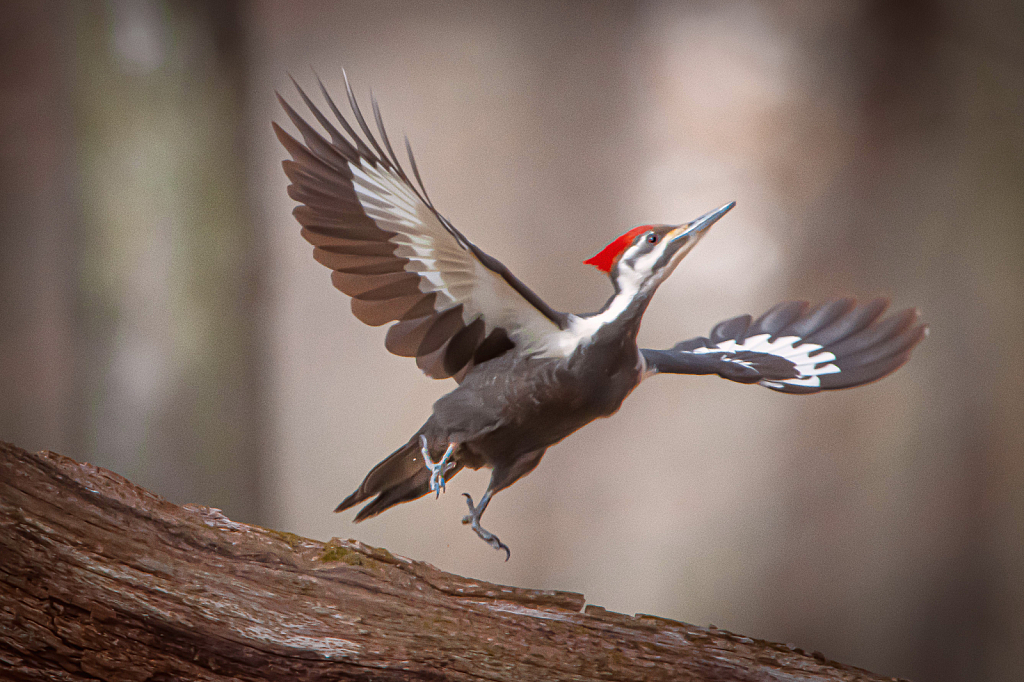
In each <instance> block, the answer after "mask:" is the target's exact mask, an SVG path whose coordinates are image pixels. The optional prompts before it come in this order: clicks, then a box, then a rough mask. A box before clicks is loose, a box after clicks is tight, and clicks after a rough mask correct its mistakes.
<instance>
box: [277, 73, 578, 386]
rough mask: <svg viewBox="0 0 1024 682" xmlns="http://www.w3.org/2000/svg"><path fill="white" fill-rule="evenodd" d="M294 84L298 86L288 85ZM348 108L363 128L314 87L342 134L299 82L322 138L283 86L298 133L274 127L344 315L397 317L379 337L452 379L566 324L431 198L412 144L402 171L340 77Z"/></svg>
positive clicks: (303, 218) (309, 234) (293, 191)
mask: <svg viewBox="0 0 1024 682" xmlns="http://www.w3.org/2000/svg"><path fill="white" fill-rule="evenodd" d="M296 88H298V84H296ZM345 88H346V90H347V93H348V100H349V104H350V106H351V108H352V115H353V117H354V118H355V121H356V123H357V124H358V126H359V128H360V130H361V131H362V133H363V135H362V137H361V136H360V135H359V134H358V133H356V131H355V129H354V128H353V127H352V126H351V125H350V124H349V122H348V121H347V120H346V119H345V117H344V116H342V114H341V112H340V111H339V110H338V107H337V106H335V104H334V102H333V101H332V100H331V98H330V96H329V95H328V94H327V91H326V89H325V88H324V86H323V84H322V83H321V84H320V89H321V91H322V92H323V96H324V99H325V100H326V101H327V105H328V106H329V107H330V109H331V111H332V112H333V113H334V116H335V117H337V122H338V123H339V124H340V125H341V127H342V129H343V130H344V131H345V133H346V135H347V136H346V135H343V134H342V133H341V132H340V131H339V130H338V129H337V128H336V127H335V125H334V124H333V123H332V122H331V121H330V120H329V119H328V118H327V117H326V116H324V114H323V113H321V112H320V110H319V109H317V108H316V106H314V105H313V103H312V102H311V101H310V99H309V98H308V97H307V96H306V93H304V92H303V91H302V89H301V88H299V96H300V97H301V98H302V100H303V102H305V104H306V106H307V107H309V110H310V111H311V112H312V114H313V116H314V117H315V118H316V120H317V121H318V122H319V123H320V125H321V126H322V127H323V128H324V130H326V131H327V134H328V135H329V137H330V140H329V141H328V140H327V139H325V138H324V137H323V136H321V135H320V133H319V132H317V131H316V130H315V129H314V128H313V127H312V126H310V125H309V124H308V123H307V122H306V121H305V120H303V118H302V117H301V116H299V115H298V114H297V113H296V112H295V110H294V109H292V107H291V106H289V105H288V103H287V102H285V101H284V99H282V98H281V97H280V96H278V100H279V101H280V102H281V106H282V107H284V110H285V112H287V114H288V117H289V118H290V119H291V120H292V123H294V124H295V127H296V128H297V129H298V131H299V134H300V136H301V137H302V140H303V142H299V141H298V140H296V139H295V138H293V137H292V136H291V135H289V134H288V133H286V132H284V131H283V130H282V129H281V128H280V127H279V126H278V125H277V124H276V123H275V124H274V131H275V132H276V133H277V138H278V139H279V140H280V141H281V144H283V145H284V146H285V148H286V149H287V150H288V153H289V154H291V156H292V158H291V160H286V161H284V163H283V165H284V171H285V174H286V175H287V176H288V179H289V180H291V183H292V184H291V185H289V186H288V195H289V196H290V197H292V198H293V199H295V200H296V201H298V202H300V204H301V205H300V206H297V207H296V208H295V211H294V215H295V217H296V218H297V219H298V221H299V223H300V224H301V225H302V236H303V237H305V238H306V240H307V241H309V242H310V243H311V244H313V246H314V249H313V257H314V258H315V259H316V260H317V261H319V262H320V263H322V264H324V265H326V266H327V267H329V268H331V269H332V270H333V271H334V272H333V273H332V275H331V280H332V281H333V282H334V286H336V287H337V288H338V289H340V290H341V291H343V292H345V293H346V294H348V295H349V296H351V297H352V312H353V314H354V315H355V316H356V317H357V318H359V319H360V320H362V321H363V322H365V323H366V324H369V325H374V326H377V325H382V324H387V323H388V322H393V321H397V324H395V325H392V326H391V327H390V328H389V329H388V333H387V337H386V339H385V341H384V345H385V346H386V347H387V349H388V350H389V351H391V352H392V353H394V354H395V355H401V356H405V357H415V358H416V364H417V365H418V366H419V367H420V368H421V369H422V370H423V371H424V372H425V373H426V374H427V375H429V376H431V377H434V378H437V379H441V378H446V377H451V376H457V377H461V376H462V374H460V372H462V373H463V374H464V373H465V371H466V370H468V368H469V367H471V366H472V365H473V364H479V363H481V362H484V361H486V360H488V359H491V358H493V357H497V356H498V355H501V354H502V353H505V352H507V351H509V350H510V349H512V348H517V349H518V350H520V351H524V352H525V351H528V350H529V349H531V348H535V347H538V346H540V345H543V339H544V337H546V336H547V335H549V334H552V333H555V332H558V331H559V330H560V329H561V328H562V327H563V326H564V325H565V315H564V314H562V313H558V312H556V311H554V310H552V309H551V308H550V307H549V306H548V305H547V304H546V303H544V301H542V300H541V299H540V297H538V296H537V295H536V294H535V293H534V292H532V291H531V290H530V289H529V288H527V287H526V285H524V284H523V283H522V282H520V281H519V280H518V279H517V278H516V277H515V276H514V275H513V274H512V273H511V272H509V270H508V268H506V267H505V266H504V265H502V264H501V263H499V262H498V261H497V260H495V259H494V258H492V257H490V256H488V255H487V254H485V253H484V252H482V251H481V250H480V249H479V248H477V247H476V246H475V245H474V244H472V243H471V242H470V241H469V240H467V239H466V238H465V237H464V236H463V235H462V234H461V233H459V231H458V230H456V229H455V228H454V227H453V226H452V225H451V223H449V222H448V221H447V220H446V219H445V218H444V217H442V216H441V215H440V214H439V213H438V212H437V211H436V210H435V209H434V206H433V205H432V204H431V202H430V199H429V198H428V197H427V193H426V190H425V189H424V188H423V183H422V181H421V180H420V175H419V170H418V169H417V168H416V161H415V159H414V158H413V156H412V149H411V148H410V147H409V142H408V140H406V151H407V152H408V155H409V161H410V164H411V166H412V170H413V174H414V175H415V177H416V180H417V184H416V185H414V184H413V183H412V181H411V180H410V179H409V177H408V176H407V175H406V174H405V171H404V170H403V169H402V166H401V164H400V163H399V161H398V158H397V157H396V156H395V153H394V151H393V150H392V148H391V143H390V141H389V140H388V137H387V133H386V132H385V131H384V124H383V122H382V120H381V116H380V110H379V108H378V107H377V102H376V101H375V100H374V101H373V113H374V118H375V119H376V123H377V130H378V131H379V133H380V141H379V142H378V140H377V138H376V137H375V136H374V135H373V133H372V132H371V131H370V128H369V127H368V126H367V125H366V121H365V119H364V118H363V115H362V113H361V112H360V110H359V106H358V104H357V103H356V99H355V96H354V95H353V94H352V88H351V87H350V86H349V83H348V78H347V77H346V79H345Z"/></svg>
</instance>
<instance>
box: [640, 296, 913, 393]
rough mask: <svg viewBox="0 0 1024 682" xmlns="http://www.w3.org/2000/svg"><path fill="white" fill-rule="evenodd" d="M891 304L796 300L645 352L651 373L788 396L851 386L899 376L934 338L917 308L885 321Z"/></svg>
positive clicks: (883, 300)
mask: <svg viewBox="0 0 1024 682" xmlns="http://www.w3.org/2000/svg"><path fill="white" fill-rule="evenodd" d="M888 306H889V302H888V301H887V300H886V299H884V298H879V299H876V300H874V301H871V302H869V303H865V304H863V305H857V303H856V301H854V300H853V299H850V298H843V299H836V300H833V301H828V302H826V303H823V304H821V305H819V306H817V307H816V308H813V309H809V306H808V304H807V303H806V302H805V301H790V302H787V303H780V304H779V305H777V306H775V307H774V308H772V309H771V310H769V311H768V312H766V313H765V314H764V315H762V316H761V317H759V318H758V319H757V320H753V321H752V318H751V316H750V315H741V316H739V317H734V318H732V319H730V320H726V321H725V322H721V323H719V324H718V325H716V326H715V328H714V329H713V330H711V334H710V336H708V337H707V338H705V337H700V338H696V339H690V340H689V341H683V342H682V343H679V344H676V345H675V346H674V347H673V348H671V349H669V350H649V349H646V348H645V349H643V351H642V353H643V356H644V360H645V361H646V362H647V371H648V372H649V373H674V374H719V375H721V376H723V377H725V378H727V379H732V380H733V381H740V382H743V383H755V382H756V383H759V384H761V385H762V386H767V387H768V388H771V389H774V390H776V391H782V392H784V393H814V392H816V391H821V390H829V389H835V388H850V387H852V386H859V385H861V384H865V383H867V382H869V381H874V380H876V379H881V378H882V377H884V376H885V375H887V374H890V373H892V372H894V371H895V370H896V369H898V368H899V367H900V366H901V365H902V364H903V363H904V362H906V361H907V360H908V359H909V358H910V353H911V351H912V350H913V348H914V346H916V345H917V344H918V342H920V341H921V339H923V338H924V337H925V335H926V334H927V333H928V326H927V325H925V324H920V323H919V322H918V311H917V310H915V309H913V308H911V309H908V310H904V311H902V312H899V313H896V314H894V315H890V316H889V317H886V318H885V319H881V317H882V313H884V312H885V309H886V308H887V307H888Z"/></svg>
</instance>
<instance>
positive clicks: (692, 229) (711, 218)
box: [686, 201, 736, 234]
mask: <svg viewBox="0 0 1024 682" xmlns="http://www.w3.org/2000/svg"><path fill="white" fill-rule="evenodd" d="M735 205H736V202H735V201H730V202H729V203H728V204H726V205H725V206H722V207H721V208H716V209H715V210H714V211H711V212H710V213H705V214H704V215H702V216H701V217H699V218H697V219H696V220H694V221H693V222H692V223H690V225H689V228H688V229H687V230H686V234H697V233H699V232H704V231H705V230H707V229H708V228H709V227H711V226H712V225H714V224H715V223H716V222H718V219H719V218H721V217H722V216H724V215H725V214H726V213H728V212H729V211H731V210H732V208H733V206H735Z"/></svg>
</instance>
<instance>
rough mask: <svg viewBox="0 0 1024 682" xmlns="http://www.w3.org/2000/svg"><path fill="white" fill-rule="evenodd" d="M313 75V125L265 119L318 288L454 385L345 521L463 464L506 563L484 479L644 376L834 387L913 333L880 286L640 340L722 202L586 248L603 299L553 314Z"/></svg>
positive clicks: (529, 456) (475, 515) (526, 468)
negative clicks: (329, 290) (658, 299)
mask: <svg viewBox="0 0 1024 682" xmlns="http://www.w3.org/2000/svg"><path fill="white" fill-rule="evenodd" d="M319 85H320V90H321V93H322V95H323V98H324V100H325V101H326V103H327V106H328V108H329V109H330V112H331V113H332V114H333V116H334V119H335V120H334V121H332V120H331V119H329V118H328V116H327V115H325V114H324V113H323V112H322V111H321V110H320V109H319V108H317V107H316V106H315V105H314V103H313V102H312V101H311V100H310V98H309V97H308V96H307V95H306V93H305V92H303V91H302V89H301V88H300V87H298V84H296V88H297V90H298V93H299V97H300V98H301V99H302V101H303V102H304V103H305V105H306V106H307V107H308V108H309V110H310V112H311V114H312V116H313V118H315V119H316V121H317V123H319V125H320V126H321V127H322V129H323V130H324V131H326V137H325V136H324V134H322V133H321V132H318V131H317V130H316V129H315V128H314V127H313V126H312V125H310V123H309V122H307V121H306V120H305V119H303V118H302V117H301V116H300V115H299V114H298V113H297V112H296V111H295V110H294V109H293V108H292V107H291V106H290V105H289V104H288V102H286V101H285V100H284V99H283V98H282V97H281V96H280V95H278V100H279V101H280V103H281V106H282V107H283V108H284V110H285V112H286V113H287V115H288V118H289V119H291V121H292V123H293V124H294V125H295V127H296V129H297V130H298V133H299V137H301V141H299V140H298V139H296V138H295V137H292V136H291V135H289V134H288V133H287V132H285V131H284V130H283V129H282V128H281V127H280V126H278V125H277V124H276V123H274V131H275V133H276V134H277V138H278V139H279V140H280V141H281V144H283V145H284V147H285V149H286V150H287V151H288V153H289V154H290V155H291V159H290V160H285V161H284V162H283V165H284V172H285V174H286V175H287V176H288V179H289V180H290V181H291V184H290V185H289V186H288V194H289V196H290V197H291V198H292V199H294V200H295V201H297V202H299V205H298V206H296V207H295V210H294V215H295V218H296V219H297V220H298V222H299V224H300V225H301V226H302V230H301V234H302V236H303V237H305V239H306V240H307V241H309V242H310V243H311V244H312V245H313V247H314V248H313V257H314V258H315V259H316V260H317V261H318V262H320V263H322V264H323V265H325V266H327V267H328V268H330V269H331V270H332V272H331V281H332V282H333V283H334V286H335V287H337V288H338V289H340V290H341V291H342V292H344V293H345V294H347V295H348V296H350V297H351V298H352V313H353V314H354V315H355V316H356V317H357V318H359V319H360V320H361V321H363V322H365V323H366V324H369V325H373V326H379V325H384V324H388V323H390V322H394V323H395V324H392V325H391V326H390V327H389V328H388V331H387V335H386V337H385V339H384V345H385V347H386V348H387V349H388V350H389V351H390V352H391V353H394V354H395V355H399V356H403V357H410V358H415V359H416V364H417V366H418V367H419V368H420V369H421V370H422V371H423V372H424V373H426V374H427V375H428V376H430V377H433V378H435V379H446V378H453V379H455V381H456V382H457V384H458V385H457V386H456V387H455V389H454V390H452V391H451V392H450V393H448V394H446V395H444V396H442V397H441V398H440V399H438V400H437V401H436V402H435V403H434V406H433V412H432V414H431V415H430V417H429V418H428V419H427V421H426V422H425V423H424V424H423V426H421V427H420V428H419V430H418V431H417V432H416V433H414V434H413V435H412V437H411V438H409V440H408V442H406V443H405V444H404V445H402V446H401V447H399V448H398V449H397V450H395V451H394V452H393V453H391V454H390V455H388V456H387V457H386V458H385V459H384V460H383V461H381V462H380V463H379V464H377V465H376V466H375V467H373V469H372V470H371V471H370V472H369V473H368V474H367V475H366V478H365V479H364V480H363V482H362V483H361V484H360V485H359V487H358V488H357V489H356V490H355V492H353V493H352V494H351V495H349V496H348V497H347V498H345V500H344V501H342V503H341V504H340V505H338V508H337V509H336V510H335V511H343V510H346V509H349V508H350V507H353V506H355V505H357V504H359V503H361V502H364V501H366V500H370V498H373V499H372V500H370V502H369V503H368V504H366V505H365V506H364V507H363V508H362V509H361V510H360V511H359V513H358V514H357V515H356V517H355V520H356V521H362V520H364V519H368V518H370V517H372V516H376V515H377V514H380V513H381V512H383V511H385V510H386V509H388V508H390V507H392V506H394V505H396V504H399V503H400V502H407V501H409V500H414V499H416V498H418V497H422V496H423V495H426V494H427V493H430V492H434V493H435V494H437V495H439V494H440V493H441V491H443V490H444V489H445V484H446V483H447V482H448V481H450V480H451V478H452V477H453V476H455V474H457V473H458V472H459V471H460V470H461V469H462V468H463V467H470V468H472V469H479V468H481V467H487V468H489V469H491V479H490V483H489V485H488V487H487V490H486V491H485V492H484V494H483V497H482V498H480V501H479V503H478V504H474V503H473V498H472V497H471V496H470V495H468V494H466V495H465V497H466V501H467V504H468V506H469V512H468V514H467V515H466V516H465V517H464V518H463V519H462V522H463V523H465V524H468V525H470V526H471V527H472V529H473V530H474V531H476V534H477V535H478V536H480V538H482V539H483V540H484V541H485V542H487V543H488V544H489V545H491V546H492V547H494V548H495V549H498V550H503V551H504V552H505V560H506V561H507V560H508V558H509V556H510V554H511V553H510V551H509V548H508V546H507V545H505V544H504V543H503V542H501V540H499V539H498V537H497V536H495V535H494V534H493V533H490V532H488V531H487V530H485V529H484V528H483V527H482V526H481V525H480V519H481V516H483V513H484V510H485V509H486V508H487V505H488V504H489V503H490V501H491V498H492V497H493V496H494V494H495V493H497V492H498V491H500V490H502V489H504V488H507V487H508V486H510V485H512V484H513V483H515V482H516V481H517V480H518V479H520V478H521V477H523V476H525V475H526V474H528V473H530V472H531V471H532V470H533V469H534V468H535V467H536V466H537V464H538V463H539V462H540V460H541V457H542V456H543V455H544V452H545V451H546V450H547V448H549V447H550V446H552V445H554V444H555V443H557V442H559V441H560V440H562V439H563V438H565V437H566V436H568V435H569V434H571V433H573V432H574V431H576V430H577V429H579V428H581V427H583V426H585V425H586V424H588V423H589V422H591V421H593V420H594V419H597V418H600V417H608V416H611V415H612V414H613V413H614V412H616V411H617V410H618V409H619V406H620V405H622V402H623V400H625V399H626V397H627V396H628V395H629V394H630V393H631V392H632V391H633V389H635V388H636V387H637V386H638V385H639V384H640V382H641V381H643V380H644V379H647V378H649V377H652V376H654V375H657V374H717V375H719V376H721V377H723V378H725V379H729V380H731V381H737V382H740V383H747V384H759V385H761V386H765V387H767V388H770V389H773V390H775V391H781V392H783V393H814V392H817V391H822V390H832V389H839V388H849V387H852V386H858V385H861V384H864V383H867V382H869V381H874V380H876V379H879V378H881V377H883V376H885V375H887V374H889V373H891V372H893V371H894V370H896V369H897V368H898V367H900V366H901V365H902V364H903V363H904V362H906V361H907V359H908V358H909V357H910V353H911V350H912V349H913V348H914V346H915V345H916V344H917V343H918V342H919V341H921V339H922V338H924V336H925V334H926V333H927V326H926V325H924V324H921V323H919V321H918V312H917V310H915V309H908V310H904V311H902V312H899V313H896V314H893V315H890V316H888V317H883V313H884V312H885V310H886V308H887V306H888V301H887V300H886V299H884V298H883V299H876V300H873V301H870V302H868V303H864V304H860V305H858V304H857V303H856V302H855V301H854V300H852V299H848V298H843V299H835V300H830V301H826V302H824V303H822V304H820V305H817V306H814V307H811V306H809V305H808V304H807V303H806V302H803V301H790V302H786V303H780V304H779V305H776V306H775V307H773V308H771V309H770V310H768V312H766V313H764V314H763V315H761V316H760V317H758V318H757V319H753V318H752V317H751V316H750V315H740V316H738V317H734V318H732V319H729V320H726V321H724V322H721V323H719V324H718V325H716V326H715V327H714V328H713V329H712V330H711V333H710V334H708V336H706V337H704V336H702V337H697V338H693V339H690V340H687V341H683V342H681V343H678V344H676V345H675V346H673V347H672V348H668V349H664V350H653V349H650V348H639V347H638V346H637V341H636V337H637V332H638V330H639V328H640V321H641V319H642V317H643V314H644V312H645V311H646V309H647V305H648V304H649V303H650V301H651V298H652V296H653V295H654V292H655V291H656V290H657V288H658V286H659V285H660V284H661V283H662V282H664V281H665V279H666V278H667V277H668V276H669V275H670V274H672V271H673V270H675V268H676V266H677V265H679V262H680V261H681V260H682V259H683V257H684V256H685V255H686V254H687V253H689V251H690V250H691V249H692V248H693V247H694V246H695V245H696V244H697V242H699V241H700V240H701V239H702V238H703V237H704V236H705V235H706V234H707V233H708V230H709V229H710V228H711V226H712V225H713V224H714V223H716V222H717V221H718V220H719V219H720V218H722V216H724V215H725V214H726V213H727V212H728V211H729V210H731V209H732V208H733V206H734V205H735V203H734V202H730V203H727V204H725V205H724V206H721V207H720V208H717V209H715V210H713V211H711V212H709V213H707V214H705V215H703V216H701V217H700V218H697V219H696V220H694V221H691V222H688V223H683V224H681V225H643V226H640V227H635V228H633V229H631V230H629V231H628V232H626V233H625V234H623V235H622V236H620V237H618V238H617V239H615V240H614V241H613V242H611V243H610V244H609V245H608V246H607V247H606V248H605V249H603V250H602V251H601V252H600V253H598V254H597V255H596V256H594V257H593V258H590V259H589V260H587V261H585V262H586V263H588V264H590V265H593V266H595V267H596V268H598V269H599V270H601V271H603V272H605V273H607V274H608V277H609V278H610V279H611V284H612V287H613V293H612V295H611V297H610V298H609V299H608V302H607V303H605V305H604V307H602V308H601V309H600V310H599V311H597V312H595V313H587V314H573V313H563V312H559V311H556V310H554V309H552V308H551V307H550V306H549V305H548V304H547V303H545V302H544V301H543V300H542V299H541V298H540V297H539V296H538V295H537V294H536V293H534V292H533V291H532V290H530V289H529V288H528V287H527V286H526V285H525V284H523V282H521V281H520V280H519V279H518V278H517V277H516V276H515V275H514V274H512V273H511V272H510V271H509V269H508V268H506V267H505V266H504V265H502V264H501V263H500V262H499V261H498V260H496V259H495V258H493V257H492V256H490V255H488V254H486V253H484V252H483V251H481V250H480V249H479V248H478V247H477V246H476V245H475V244H473V242H471V241H469V239H467V238H466V237H465V236H464V235H463V234H462V233H461V232H459V231H458V230H457V229H456V228H455V226H453V225H452V224H451V223H450V222H449V221H448V220H447V219H446V218H445V217H444V216H442V215H441V214H440V213H439V212H438V211H437V209H436V208H434V205H433V203H432V202H431V201H430V198H429V197H428V195H427V191H426V189H425V188H424V185H423V181H422V179H421V178H420V173H419V169H418V168H417V166H416V160H415V158H414V157H413V154H412V149H411V147H410V146H409V141H408V139H406V141H405V148H406V154H407V156H408V159H409V166H410V168H411V169H412V173H413V177H414V178H415V182H414V181H413V179H411V178H410V177H409V175H407V174H406V171H405V170H404V168H403V166H402V164H401V163H400V162H399V160H398V156H397V155H396V154H395V152H394V149H393V148H392V145H391V142H390V140H389V139H388V136H387V133H386V132H385V129H384V123H383V121H382V119H381V115H380V109H379V107H378V106H377V102H376V100H372V108H373V116H374V119H375V123H376V127H377V131H378V133H379V137H378V136H377V135H374V133H373V132H372V131H371V129H370V127H369V126H368V125H367V123H366V119H365V118H364V116H363V113H362V111H361V110H360V108H359V105H358V104H357V102H356V98H355V95H354V94H353V92H352V88H351V86H350V84H349V82H348V77H347V76H346V77H345V89H346V93H347V95H348V103H349V106H350V108H351V112H352V113H351V116H352V119H353V120H354V122H355V125H356V126H358V129H359V132H357V130H356V128H355V127H354V126H353V124H352V123H351V122H350V121H349V120H348V119H347V118H346V117H345V116H344V115H343V114H342V112H341V111H340V110H339V109H338V107H337V105H336V104H335V103H334V101H333V100H332V99H331V97H330V95H329V94H328V93H327V90H326V88H324V86H323V84H322V83H320V84H319ZM371 99H372V98H371ZM338 126H340V128H341V129H340V130H339V128H338ZM360 133H361V134H360Z"/></svg>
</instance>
